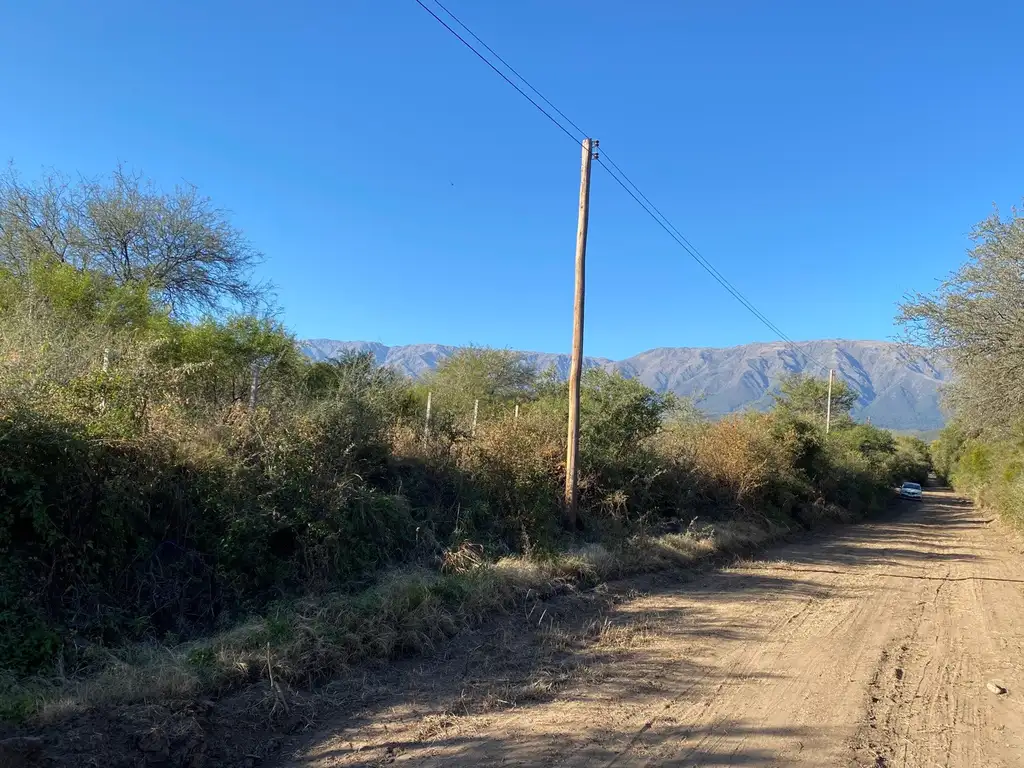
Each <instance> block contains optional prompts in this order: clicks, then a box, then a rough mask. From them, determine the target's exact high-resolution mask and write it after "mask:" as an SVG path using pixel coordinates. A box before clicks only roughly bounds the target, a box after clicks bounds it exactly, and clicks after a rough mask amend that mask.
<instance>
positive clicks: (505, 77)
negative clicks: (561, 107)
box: [416, 0, 582, 144]
mask: <svg viewBox="0 0 1024 768" xmlns="http://www.w3.org/2000/svg"><path fill="white" fill-rule="evenodd" d="M416 4H417V5H418V6H419V7H420V8H422V9H423V10H424V11H426V12H427V13H429V14H430V15H431V16H433V17H434V18H435V19H437V22H438V23H439V24H440V25H441V26H443V27H444V28H445V29H447V30H448V31H449V32H451V33H452V34H453V35H455V37H457V38H458V39H459V41H460V42H461V43H462V44H463V45H464V46H466V47H467V48H469V50H471V51H472V52H473V53H475V54H476V55H477V56H478V57H479V58H480V61H482V62H483V63H484V64H486V65H487V66H488V67H490V68H491V69H493V70H494V71H495V72H497V73H498V74H499V75H500V76H501V78H502V79H503V80H504V81H505V82H506V83H508V84H509V85H511V86H512V87H513V88H515V89H516V90H517V91H519V93H520V94H521V95H522V97H523V98H524V99H526V100H527V101H528V102H530V103H531V104H533V106H535V107H536V108H537V109H538V110H540V113H541V114H542V115H544V117H546V118H547V119H548V120H550V121H551V122H552V123H554V124H555V125H556V126H558V128H559V130H561V131H562V133H564V134H565V135H566V136H568V137H569V138H570V139H572V141H573V143H574V144H579V143H580V139H578V138H577V137H576V136H573V134H572V132H571V131H569V129H567V128H566V127H565V126H564V125H562V124H561V123H560V122H558V120H556V119H555V118H554V117H552V116H551V114H550V113H549V112H548V111H547V110H546V109H544V107H542V106H541V105H540V104H538V103H537V102H536V101H534V100H533V99H531V98H530V95H529V94H528V93H526V91H524V90H523V89H522V88H520V87H519V86H518V85H516V84H515V83H513V82H512V80H511V79H509V77H508V75H506V74H505V73H504V72H502V71H501V70H500V69H498V68H497V67H496V66H494V64H492V63H491V61H490V60H489V59H488V58H487V57H486V56H484V55H483V54H482V53H480V51H478V50H477V49H476V48H474V47H473V46H472V45H471V44H470V43H469V42H468V41H467V40H466V38H464V37H463V36H462V35H460V34H459V33H458V32H456V31H455V30H454V29H452V28H451V27H450V26H449V25H448V23H447V22H446V21H445V20H444V19H442V18H441V17H440V16H438V15H437V14H436V13H434V12H433V11H432V10H430V9H429V8H428V7H427V6H426V5H424V4H423V2H422V0H416ZM438 5H440V3H438ZM441 7H442V8H443V7H444V6H441ZM452 18H455V17H454V16H452ZM459 23H460V24H461V23H462V22H459ZM463 26H465V25H464V24H463ZM466 28H467V29H468V27H466ZM473 37H476V35H473ZM478 39H479V38H478ZM495 55H496V54H495ZM506 66H507V65H506ZM509 69H512V68H511V67H509ZM520 79H522V80H523V82H524V83H526V84H527V85H528V86H529V87H530V88H531V89H533V86H532V85H530V84H529V83H527V82H526V80H525V79H523V78H520ZM542 98H543V97H542ZM545 101H547V100H546V99H545ZM581 133H582V131H581Z"/></svg>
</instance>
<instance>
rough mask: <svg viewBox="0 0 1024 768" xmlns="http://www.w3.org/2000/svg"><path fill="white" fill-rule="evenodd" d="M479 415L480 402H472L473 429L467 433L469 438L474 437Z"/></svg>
mask: <svg viewBox="0 0 1024 768" xmlns="http://www.w3.org/2000/svg"><path fill="white" fill-rule="evenodd" d="M479 415H480V400H479V399H477V400H474V401H473V429H472V431H471V432H470V433H469V434H470V437H476V419H477V416H479Z"/></svg>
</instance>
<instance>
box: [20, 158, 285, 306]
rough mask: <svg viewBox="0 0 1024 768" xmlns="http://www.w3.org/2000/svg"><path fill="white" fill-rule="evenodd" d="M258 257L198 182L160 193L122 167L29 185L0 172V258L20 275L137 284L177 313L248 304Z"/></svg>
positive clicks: (255, 287)
mask: <svg viewBox="0 0 1024 768" xmlns="http://www.w3.org/2000/svg"><path fill="white" fill-rule="evenodd" d="M261 260H262V255H261V254H260V253H259V252H258V251H256V250H255V249H254V248H253V247H252V245H251V244H250V243H249V241H248V240H247V239H246V238H245V237H244V236H243V235H242V233H241V232H240V231H239V230H238V229H236V228H235V227H234V226H233V225H232V224H231V223H230V221H229V219H228V217H227V215H226V214H225V213H224V211H222V210H220V209H218V208H216V207H215V206H214V205H213V204H212V203H211V202H210V200H209V199H208V198H205V197H202V196H201V195H200V194H199V193H198V192H197V190H196V189H195V188H194V187H178V188H176V189H175V190H174V191H173V192H170V193H166V192H160V191H158V190H156V189H155V188H154V187H153V185H152V183H151V182H148V181H146V180H145V179H143V178H142V177H140V176H138V175H132V174H129V173H126V172H125V171H124V170H123V169H121V168H118V169H117V170H116V171H114V173H113V174H111V176H110V177H109V179H107V180H105V181H103V182H99V181H81V182H78V183H71V182H70V181H68V180H67V179H65V178H63V177H60V176H58V175H55V174H54V175H50V176H48V177H46V178H44V179H42V180H41V181H39V182H38V183H35V184H30V183H26V182H25V181H24V180H23V179H22V178H21V177H20V176H19V175H18V174H17V173H16V172H15V171H14V169H13V168H9V169H8V171H7V172H6V173H4V174H2V175H0V264H2V265H3V266H4V267H5V268H6V269H7V270H8V271H10V272H12V273H14V274H20V275H24V274H27V273H28V271H29V270H30V269H31V268H32V265H33V264H36V263H37V262H39V261H43V262H46V263H59V264H65V265H68V266H71V267H74V268H75V269H78V270H88V271H92V272H94V273H98V274H102V275H106V276H108V277H109V278H110V279H111V280H113V281H114V282H115V283H116V284H117V285H120V286H127V285H137V286H143V287H144V288H145V290H147V291H149V292H150V293H151V294H152V295H153V296H154V297H155V298H157V299H158V300H159V301H160V302H162V303H164V304H166V305H167V306H168V307H169V309H170V310H171V312H172V313H173V314H174V315H176V316H179V317H188V316H195V315H197V314H201V313H204V312H216V313H219V312H221V311H223V310H225V309H226V308H236V309H237V308H238V307H249V306H254V305H255V303H256V302H258V301H260V300H262V299H264V298H265V296H266V286H264V285H260V284H258V283H257V282H255V281H254V280H253V269H254V268H255V267H256V266H257V265H258V264H259V263H260V261H261Z"/></svg>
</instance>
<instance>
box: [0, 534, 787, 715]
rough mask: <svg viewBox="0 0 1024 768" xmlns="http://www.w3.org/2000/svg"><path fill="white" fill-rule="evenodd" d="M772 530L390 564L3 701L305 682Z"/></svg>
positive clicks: (572, 640) (623, 634)
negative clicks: (376, 575) (429, 564)
mask: <svg viewBox="0 0 1024 768" xmlns="http://www.w3.org/2000/svg"><path fill="white" fill-rule="evenodd" d="M782 533H785V529H783V528H780V527H777V526H772V525H769V524H763V525H755V524H752V523H745V522H740V521H733V522H729V523H724V524H720V525H717V526H716V527H715V528H714V529H713V531H712V532H711V533H710V535H709V534H708V533H703V534H701V535H695V534H691V533H682V534H667V535H664V536H659V537H643V538H634V539H631V540H629V541H627V542H626V543H625V544H624V545H623V546H622V547H621V548H620V549H618V550H616V551H612V550H610V549H607V548H605V547H603V546H601V545H598V544H590V545H587V546H584V547H581V548H579V549H577V550H573V551H569V552H565V553H562V554H560V555H557V556H554V557H550V558H545V559H537V558H529V557H506V558H502V559H500V560H498V561H496V562H487V561H483V560H480V559H478V558H477V557H475V556H474V557H470V558H461V557H460V558H458V565H459V567H457V568H454V569H449V568H446V570H447V571H448V572H437V571H430V570H426V569H421V568H416V569H404V570H396V571H393V572H391V573H389V574H388V575H386V576H385V577H384V578H382V579H381V580H380V581H379V582H378V583H377V584H376V585H374V586H373V587H371V588H370V589H368V590H366V591H364V592H361V593H358V594H354V595H352V594H342V593H337V594H328V595H324V596H320V597H316V598H308V599H305V600H301V601H297V602H296V603H294V604H292V605H290V606H288V607H287V608H282V609H279V610H278V611H277V612H276V613H273V614H270V615H267V616H264V617H261V618H258V619H254V620H252V621H250V622H248V623H246V624H243V625H241V626H238V627H236V628H234V629H232V630H230V631H228V632H224V633H221V634H218V635H216V636H214V637H212V638H209V639H207V640H204V641H201V642H195V643H188V644H181V645H177V646H173V647H166V646H159V645H136V646H132V647H127V648H123V649H119V650H117V651H116V652H110V651H105V650H104V651H97V652H96V653H97V657H96V659H95V664H94V665H93V668H94V669H95V672H94V673H93V674H92V675H90V676H88V677H84V678H80V679H65V678H60V677H56V678H51V679H46V680H35V681H32V682H31V683H29V684H27V685H21V686H20V687H17V688H14V687H13V686H8V687H7V692H6V695H5V696H4V697H3V698H4V700H5V708H6V709H7V710H9V711H13V710H14V709H15V707H14V704H15V703H17V706H18V707H20V708H22V709H23V710H24V711H25V712H26V713H29V714H30V716H31V718H32V719H34V720H37V721H41V722H51V723H52V722H55V721H59V720H61V719H62V718H65V717H67V716H69V715H71V714H73V713H76V712H81V711H83V710H87V709H91V708H99V707H107V706H113V705H118V704H126V703H134V702H156V701H161V702H166V701H168V700H182V699H190V698H195V697H199V696H212V695H217V694H220V693H223V692H225V691H227V690H230V689H233V688H237V687H239V686H241V685H244V684H246V683H250V682H253V681H256V680H272V681H273V686H272V690H279V689H280V688H281V687H282V686H290V685H310V684H312V683H316V682H318V681H323V680H325V679H328V678H329V677H331V676H332V675H335V674H337V673H339V672H340V671H342V670H345V669H347V668H349V667H350V666H351V665H353V664H356V663H359V662H361V661H367V660H372V659H388V658H395V657H398V656H401V655H403V654H409V653H418V652H423V651H429V650H431V649H432V648H434V647H436V646H437V644H438V643H440V642H442V641H444V640H445V639H446V638H447V637H450V636H451V635H453V634H454V633H455V632H457V631H458V630H460V629H462V628H463V627H466V626H470V625H473V624H476V623H479V622H480V621H482V620H483V619H484V618H485V617H486V616H487V615H488V614H493V613H495V612H499V611H505V610H510V609H511V608H513V607H514V606H517V605H522V604H525V603H527V602H528V601H530V600H534V601H535V600H537V599H544V598H547V597H550V596H553V595H555V594H559V593H564V592H565V591H567V590H572V589H578V588H583V587H590V586H595V585H597V584H599V583H600V582H602V581H605V580H608V579H615V578H621V577H624V576H628V575H631V574H637V573H642V572H647V571H656V570H663V569H668V568H689V567H693V566H695V565H698V564H699V563H701V562H702V561H707V560H708V559H709V558H712V557H716V556H719V555H723V554H728V555H741V554H743V553H745V552H750V551H752V550H753V549H754V548H756V547H758V546H761V545H764V544H765V543H767V542H769V541H771V540H773V539H775V538H778V536H779V535H780V534H782ZM464 551H468V550H464ZM475 554H476V553H475V551H474V555H475ZM540 626H541V632H542V638H543V641H544V642H546V643H548V644H550V645H551V646H552V647H554V648H563V649H567V650H568V649H570V648H573V647H576V646H577V645H579V644H581V643H582V644H584V645H595V644H596V645H597V646H600V647H604V648H608V649H611V648H624V647H630V646H632V645H636V644H639V643H642V642H644V641H645V637H646V635H647V628H646V625H645V624H644V623H643V622H638V623H634V624H630V625H625V626H620V625H614V624H611V623H608V622H605V623H601V624H597V623H595V624H594V625H592V626H590V627H589V628H588V629H587V631H586V632H585V634H586V635H587V637H585V638H584V637H573V636H572V635H569V634H568V633H563V632H562V631H561V630H560V629H559V627H558V626H556V625H554V624H553V623H551V624H549V625H548V626H546V627H545V626H544V624H543V622H542V623H541V625H540ZM519 693H521V694H525V693H526V692H519ZM535 693H536V692H535Z"/></svg>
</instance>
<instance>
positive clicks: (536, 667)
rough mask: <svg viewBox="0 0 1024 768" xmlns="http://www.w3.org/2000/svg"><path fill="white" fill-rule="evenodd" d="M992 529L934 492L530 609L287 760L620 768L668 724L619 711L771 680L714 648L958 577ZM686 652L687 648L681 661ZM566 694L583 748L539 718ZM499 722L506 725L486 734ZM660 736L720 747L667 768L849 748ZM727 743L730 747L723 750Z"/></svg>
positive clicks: (468, 637) (414, 671) (406, 666)
mask: <svg viewBox="0 0 1024 768" xmlns="http://www.w3.org/2000/svg"><path fill="white" fill-rule="evenodd" d="M988 522H990V521H987V520H985V519H983V518H982V516H980V515H978V513H977V512H976V511H974V509H973V508H972V507H971V506H970V505H968V504H965V503H962V502H960V501H959V500H957V499H954V498H952V497H951V496H948V495H936V494H934V493H929V494H927V498H926V501H925V502H924V503H901V504H899V505H897V506H896V507H895V508H894V509H893V510H892V511H891V512H889V513H887V514H886V515H884V516H883V517H882V518H880V519H877V520H874V521H871V522H869V523H865V524H861V525H856V526H846V527H843V528H837V529H835V530H833V531H831V532H829V533H827V534H824V535H822V534H817V535H808V536H806V537H805V538H803V539H801V540H800V541H797V542H795V543H790V544H785V545H782V546H780V547H777V548H775V549H773V550H771V551H769V552H767V553H766V554H765V555H764V556H762V557H760V558H758V559H756V560H754V561H752V562H750V563H743V564H741V565H740V566H739V567H731V568H725V569H722V570H718V571H715V572H712V573H707V574H704V575H701V576H698V577H696V578H690V579H689V580H687V579H686V577H683V576H680V575H679V574H654V575H651V576H647V577H643V578H639V579H634V580H631V581H628V582H623V583H620V584H617V585H613V586H612V587H611V588H610V589H607V590H600V589H599V590H594V591H591V592H589V593H585V594H579V595H570V596H563V597H561V598H557V599H555V600H551V601H548V602H546V603H544V604H543V608H542V609H540V607H539V606H528V607H527V608H526V609H524V610H523V611H522V612H521V614H520V613H517V614H515V615H509V616H505V617H501V618H500V619H497V620H494V621H491V622H489V623H487V624H486V625H485V626H482V627H479V628H477V629H475V630H473V631H466V632H464V633H462V634H461V635H459V636H457V637H456V638H455V639H454V640H453V641H452V642H450V643H449V644H448V645H446V646H445V647H444V648H443V649H440V650H439V651H438V653H436V654H435V655H434V656H433V657H430V658H421V659H418V660H407V661H404V662H400V663H397V664H391V665H383V666H380V667H378V668H376V669H375V670H373V671H372V672H364V673H363V677H362V678H361V679H360V680H351V679H350V680H347V681H339V682H337V683H335V684H333V685H334V686H335V688H336V689H338V690H340V689H345V688H346V686H348V688H347V689H346V690H347V694H346V696H347V698H348V702H347V704H346V705H345V710H346V714H345V715H344V716H343V717H342V718H341V719H339V720H337V721H336V723H335V726H334V727H333V728H332V729H330V731H329V732H325V733H322V734H321V735H320V736H319V737H318V738H316V739H314V740H313V742H312V743H307V744H306V745H305V747H307V748H308V751H307V752H306V753H305V756H296V757H295V758H294V759H293V760H292V761H291V762H288V761H287V760H282V762H280V763H278V765H282V766H318V767H320V766H323V767H324V768H325V767H326V766H356V765H366V766H376V765H386V764H389V763H390V762H393V761H394V760H396V759H398V758H399V757H400V758H401V760H403V761H408V762H409V763H410V765H421V764H422V765H445V764H448V763H450V762H454V763H456V764H458V765H562V764H565V763H567V764H571V765H593V766H612V765H616V764H617V763H616V762H615V760H616V755H617V754H619V753H620V752H621V748H622V745H623V743H628V742H629V741H630V740H631V739H634V738H638V736H639V734H641V733H643V734H644V739H643V744H644V748H645V749H656V748H657V745H658V740H659V739H660V738H665V737H664V736H658V735H657V734H656V733H654V732H650V733H646V731H648V730H654V729H652V722H653V721H648V722H647V723H646V724H645V725H644V726H643V727H642V728H640V729H639V730H638V731H636V732H635V733H632V734H631V733H630V731H629V726H628V724H627V723H621V724H619V727H617V726H616V725H615V724H609V723H608V722H607V721H602V720H599V719H598V718H596V717H594V713H595V712H599V711H602V710H603V708H606V707H607V705H608V703H610V702H614V703H615V704H616V705H618V706H619V707H620V708H621V707H622V705H624V704H625V705H627V709H628V710H629V711H636V712H638V713H645V712H647V711H650V710H653V709H655V708H656V706H660V704H659V703H660V702H664V701H665V700H666V697H673V696H675V697H677V698H678V697H683V696H685V695H686V694H687V692H688V691H690V690H693V689H694V688H695V686H697V685H698V684H700V683H707V682H708V680H709V679H712V680H713V681H714V683H715V684H716V685H729V684H730V681H731V680H739V679H742V680H743V681H744V683H749V682H751V681H752V680H753V681H756V680H757V679H759V676H758V675H756V674H755V675H752V674H751V672H750V670H730V669H723V668H712V667H709V666H708V665H707V664H701V663H699V662H698V661H694V660H693V659H700V658H705V659H706V658H709V654H708V652H707V651H708V649H709V648H711V647H712V646H715V645H721V644H729V643H747V642H758V641H760V640H762V639H763V638H764V634H765V625H764V616H765V613H766V612H765V611H764V610H763V608H764V604H765V603H769V604H772V603H777V604H778V605H779V609H778V611H777V614H778V621H779V622H782V621H784V620H785V617H786V616H787V615H789V614H791V613H792V611H793V607H794V606H799V605H801V604H805V603H808V602H810V601H816V600H822V599H828V598H847V597H852V595H848V594H845V593H844V591H843V590H842V589H840V588H839V586H838V585H837V583H836V582H837V581H838V578H837V577H838V576H839V575H848V574H850V573H851V572H857V571H858V570H860V569H866V568H872V569H874V570H875V571H879V566H883V567H884V570H882V571H880V572H879V575H884V576H894V577H899V578H908V579H915V578H920V579H935V580H944V579H946V578H947V577H943V576H935V575H926V574H923V573H922V571H923V569H924V568H926V567H927V566H928V565H932V566H934V565H935V564H936V563H940V564H943V563H945V564H950V565H952V564H955V563H967V562H973V561H977V560H979V559H984V557H985V555H984V554H980V555H979V554H978V553H977V552H976V551H974V552H971V551H967V550H966V549H965V548H964V547H963V542H962V536H963V535H964V532H967V531H971V530H973V529H976V528H977V527H979V526H983V525H986V524H987V523H988ZM894 542H898V544H894ZM974 549H975V550H977V547H975V548H974ZM965 578H968V577H965ZM969 578H984V577H983V576H980V577H969ZM680 591H685V593H686V594H687V596H688V597H689V598H691V599H689V600H687V601H685V605H686V607H685V608H674V607H673V608H659V607H652V605H654V606H656V605H657V604H658V601H657V600H651V599H649V598H656V597H657V596H658V595H668V594H675V593H679V592H680ZM662 602H663V603H666V604H670V605H671V602H672V601H662ZM677 602H681V601H677ZM755 603H756V604H757V605H759V606H760V610H759V611H758V612H753V611H748V612H747V615H750V616H751V617H754V618H752V619H751V621H749V622H747V621H744V616H745V611H744V608H743V605H744V604H755ZM704 605H706V606H707V607H706V608H705V607H703V606H704ZM723 605H726V606H729V607H730V610H722V609H721V607H722V606H723ZM767 613H768V615H769V616H770V615H771V614H772V612H771V611H768V612H767ZM538 616H542V618H541V619H540V620H538ZM726 617H727V618H726ZM680 648H685V649H687V653H686V654H685V655H681V654H680V653H679V652H678V649H680ZM772 677H774V676H773V675H761V676H760V678H761V679H765V680H767V679H770V678H772ZM339 687H340V688H339ZM556 694H557V695H558V698H559V702H560V704H561V705H563V706H568V707H569V708H570V710H571V711H574V712H576V717H577V719H578V721H574V722H573V723H572V724H571V726H565V725H564V724H563V728H564V727H570V729H571V733H572V737H573V738H572V739H571V741H572V744H573V745H575V746H573V745H570V744H568V743H567V741H566V738H565V734H564V731H558V730H552V731H551V732H545V731H544V730H543V726H542V725H541V724H540V723H541V722H542V721H540V720H538V721H537V722H536V723H532V722H531V714H530V713H531V710H532V709H533V708H535V707H538V706H540V705H543V704H544V703H545V702H547V701H549V700H551V699H552V698H553V697H554V696H555V695H556ZM499 713H500V717H501V718H503V720H502V727H501V728H498V729H493V728H492V729H490V730H485V731H481V730H479V729H478V728H477V726H478V725H479V722H480V721H481V720H486V719H487V717H488V716H489V715H493V716H494V717H498V716H499ZM665 716H666V717H667V715H665ZM654 717H655V718H656V717H657V715H655V716H654ZM527 724H529V731H528V732H527ZM661 730H663V731H664V732H665V733H672V734H673V735H672V738H675V739H679V738H680V733H682V734H684V735H686V736H688V737H698V736H701V737H705V738H693V741H694V742H695V743H696V744H697V745H698V746H696V747H695V748H694V751H691V752H690V753H680V754H676V755H673V757H672V762H661V763H659V764H662V765H680V766H682V765H686V766H719V765H723V766H724V765H734V766H735V765H750V766H771V765H778V764H779V763H778V753H777V751H774V750H771V749H765V748H764V745H765V743H769V744H770V743H772V742H773V741H774V740H778V741H779V742H780V743H781V742H787V743H792V742H799V744H800V745H806V747H807V748H808V749H811V748H813V745H815V744H818V743H820V744H828V743H834V740H835V739H836V738H837V736H836V734H834V733H831V732H829V731H828V729H822V728H819V729H817V730H816V731H814V732H812V731H810V730H808V729H800V728H792V729H780V728H776V729H768V728H759V727H758V726H757V725H756V724H753V723H750V722H744V721H742V720H735V721H730V722H727V723H720V724H718V725H716V726H715V729H712V730H717V731H719V732H720V733H721V734H728V735H729V737H730V738H729V739H727V740H724V741H722V740H721V739H717V737H716V733H712V732H710V731H708V732H706V733H705V732H702V731H701V730H700V729H698V728H696V727H694V728H687V724H686V723H678V722H676V723H673V724H672V728H671V729H659V732H661ZM495 734H500V735H498V736H495ZM744 734H751V735H756V736H758V738H756V739H752V741H755V742H757V746H756V748H755V747H751V748H750V749H746V748H745V747H744V746H743V745H742V744H740V745H737V744H736V742H735V739H736V737H737V736H742V735H744ZM718 741H722V751H716V750H717V747H716V746H715V745H716V743H717V742H718ZM687 743H689V741H687Z"/></svg>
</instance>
